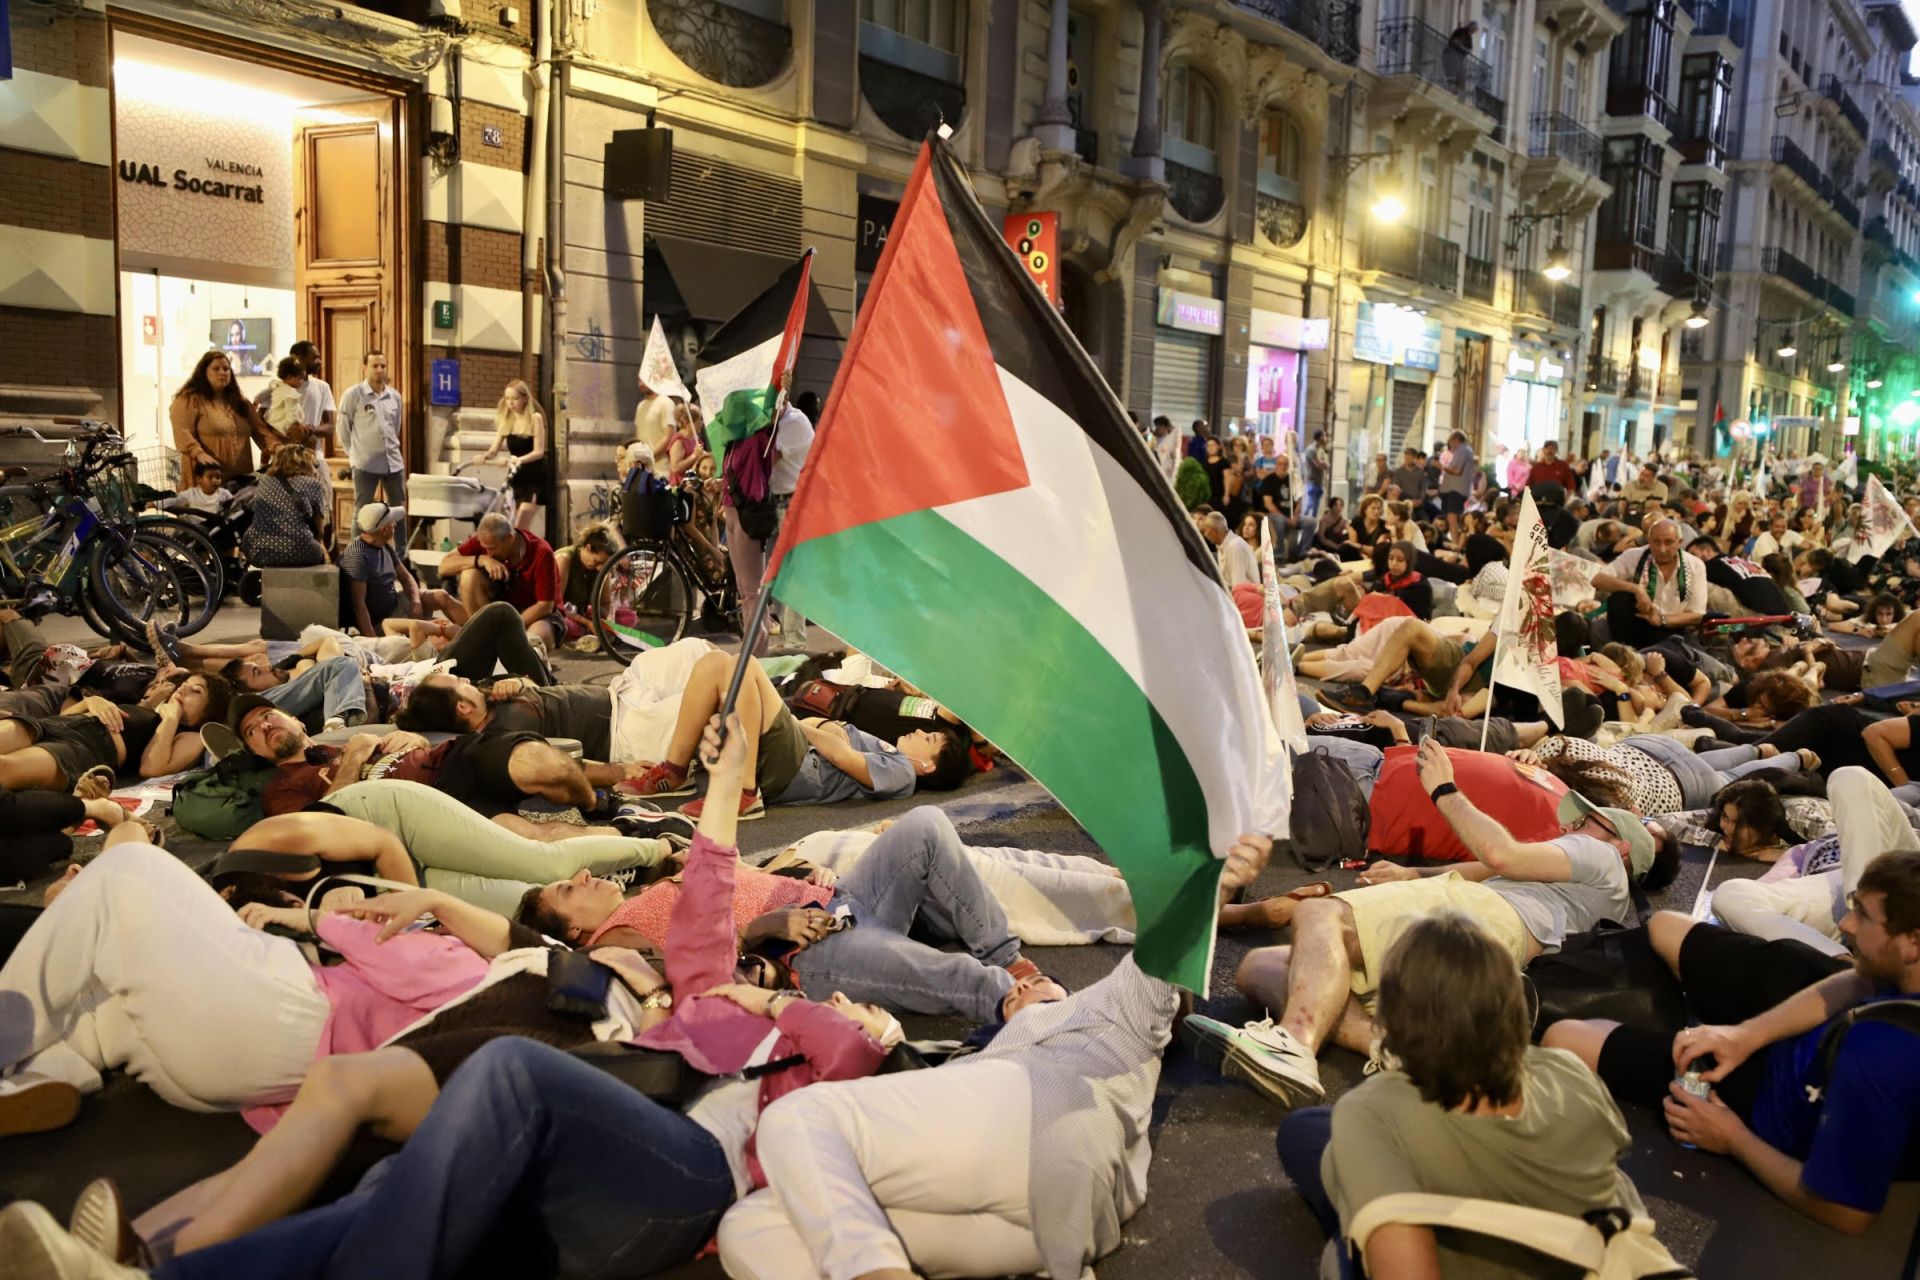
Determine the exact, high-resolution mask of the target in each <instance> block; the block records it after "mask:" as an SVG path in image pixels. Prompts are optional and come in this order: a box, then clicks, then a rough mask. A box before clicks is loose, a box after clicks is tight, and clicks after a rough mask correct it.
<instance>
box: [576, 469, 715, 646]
mask: <svg viewBox="0 0 1920 1280" xmlns="http://www.w3.org/2000/svg"><path fill="white" fill-rule="evenodd" d="M699 484H700V481H699V480H698V479H696V478H694V477H691V476H690V477H688V478H687V479H686V480H684V481H682V482H681V483H680V484H679V485H678V486H676V487H674V488H670V489H665V490H662V491H659V492H656V493H653V494H649V495H646V496H645V498H644V499H643V498H642V497H641V496H640V495H636V494H632V493H626V494H621V495H618V498H619V503H618V506H619V509H620V514H621V517H622V529H623V532H625V533H626V534H627V536H628V538H629V542H628V544H627V546H625V547H624V548H622V549H621V550H620V551H619V552H618V553H616V554H615V555H614V557H613V558H612V559H611V560H608V561H607V563H606V564H605V565H603V566H602V567H601V569H600V574H599V576H598V577H597V578H595V579H594V583H593V624H594V630H595V632H596V634H598V635H599V637H600V646H601V648H602V650H603V651H604V652H605V653H607V654H608V655H609V656H611V657H614V658H617V659H619V660H620V661H621V662H623V663H625V662H632V661H633V659H634V655H636V654H639V653H643V652H645V651H646V650H648V649H658V648H663V647H665V646H666V645H670V644H672V643H673V642H674V641H676V640H679V639H680V638H682V637H683V636H685V635H686V634H687V630H688V628H689V627H690V626H692V624H693V619H694V613H695V594H696V592H697V593H698V596H699V615H700V619H701V623H702V625H703V627H704V628H705V629H706V630H708V631H721V630H726V629H729V628H730V629H732V630H734V631H738V630H739V628H740V593H739V590H738V588H737V586H736V584H735V583H734V579H733V565H732V564H731V563H730V562H729V561H728V559H727V556H726V554H725V553H724V552H722V551H721V550H720V549H719V548H717V547H715V546H713V544H711V543H709V542H707V541H706V540H705V539H704V538H702V537H700V535H699V534H698V533H697V532H696V531H695V530H694V529H693V528H692V524H693V516H694V512H695V510H696V509H697V499H696V497H695V494H694V492H693V491H694V489H695V488H696V487H697V486H698V485H699ZM636 535H637V536H636Z"/></svg>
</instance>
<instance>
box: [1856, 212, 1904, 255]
mask: <svg viewBox="0 0 1920 1280" xmlns="http://www.w3.org/2000/svg"><path fill="white" fill-rule="evenodd" d="M1895 252H1896V250H1895V249H1894V247H1893V232H1892V230H1891V229H1889V228H1888V226H1887V220H1886V218H1884V217H1879V218H1875V219H1874V220H1873V221H1871V222H1869V223H1868V224H1867V229H1866V230H1865V231H1864V232H1862V233H1861V237H1860V255H1861V257H1862V258H1864V259H1865V260H1866V261H1867V262H1869V263H1871V264H1873V265H1875V266H1878V265H1879V264H1881V263H1883V262H1890V261H1892V259H1893V255H1894V253H1895Z"/></svg>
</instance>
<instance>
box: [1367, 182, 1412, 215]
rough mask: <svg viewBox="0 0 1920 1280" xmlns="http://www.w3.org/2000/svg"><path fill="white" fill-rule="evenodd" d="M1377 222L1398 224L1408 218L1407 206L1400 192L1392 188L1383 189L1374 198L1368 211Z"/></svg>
mask: <svg viewBox="0 0 1920 1280" xmlns="http://www.w3.org/2000/svg"><path fill="white" fill-rule="evenodd" d="M1367 212H1368V213H1370V214H1372V215H1373V220H1374V221H1375V222H1398V221H1400V219H1402V218H1404V217H1406V216H1407V206H1406V203H1405V202H1404V201H1402V200H1401V199H1400V195H1399V193H1398V192H1396V191H1394V189H1393V188H1391V187H1386V188H1383V189H1382V190H1381V191H1380V193H1379V194H1378V195H1376V196H1374V198H1373V205H1372V207H1371V208H1369V209H1368V210H1367Z"/></svg>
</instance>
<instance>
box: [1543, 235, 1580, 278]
mask: <svg viewBox="0 0 1920 1280" xmlns="http://www.w3.org/2000/svg"><path fill="white" fill-rule="evenodd" d="M1540 274H1541V275H1543V276H1545V277H1546V278H1547V279H1549V280H1551V281H1553V282H1554V283H1555V284H1559V283H1560V282H1561V281H1562V280H1565V279H1566V278H1567V277H1568V276H1570V275H1572V274H1573V267H1572V266H1571V265H1569V263H1568V261H1567V242H1566V241H1565V240H1562V239H1560V238H1559V237H1558V236H1556V237H1554V241H1553V248H1551V249H1549V250H1548V251H1547V265H1546V266H1544V267H1542V268H1540Z"/></svg>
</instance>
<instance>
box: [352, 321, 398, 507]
mask: <svg viewBox="0 0 1920 1280" xmlns="http://www.w3.org/2000/svg"><path fill="white" fill-rule="evenodd" d="M361 370H362V372H363V373H365V375H366V378H365V380H364V381H361V382H357V383H355V384H354V385H353V386H351V387H349V388H347V394H346V395H344V396H342V397H341V399H340V420H341V421H342V422H344V423H345V424H346V432H347V465H348V466H350V467H351V468H352V469H353V501H354V505H355V506H356V507H364V506H366V505H367V504H368V503H369V502H372V501H373V500H374V499H375V498H376V497H380V496H384V497H385V498H386V502H387V505H388V506H390V507H398V508H400V509H401V510H405V509H406V503H407V462H406V456H405V454H404V453H402V451H401V447H400V424H401V423H402V422H403V421H405V416H404V414H403V412H402V410H403V408H404V406H403V405H402V403H401V400H400V393H399V392H398V391H395V390H394V389H393V386H392V384H391V383H389V382H388V381H387V357H386V355H385V354H384V353H383V352H379V351H369V352H367V354H366V358H365V359H364V360H363V361H362V362H361ZM398 536H399V538H400V541H401V542H402V543H403V544H404V543H405V542H406V539H407V526H406V522H405V521H404V520H402V521H401V524H400V533H399V535H398Z"/></svg>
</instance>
